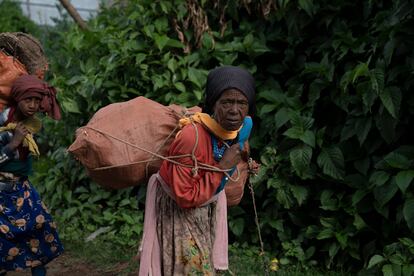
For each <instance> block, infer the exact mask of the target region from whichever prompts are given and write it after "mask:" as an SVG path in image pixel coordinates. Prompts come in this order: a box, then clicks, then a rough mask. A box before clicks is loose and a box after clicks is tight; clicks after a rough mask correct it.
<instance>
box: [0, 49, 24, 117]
mask: <svg viewBox="0 0 414 276" xmlns="http://www.w3.org/2000/svg"><path fill="white" fill-rule="evenodd" d="M24 74H27V71H26V69H25V67H24V66H23V64H21V63H20V62H19V61H18V60H17V59H15V58H13V57H11V56H8V55H6V54H4V53H3V52H2V51H0V112H1V111H3V109H4V107H5V106H6V105H7V104H8V102H9V100H10V92H11V87H12V84H13V82H14V80H15V79H17V78H18V77H19V76H21V75H24Z"/></svg>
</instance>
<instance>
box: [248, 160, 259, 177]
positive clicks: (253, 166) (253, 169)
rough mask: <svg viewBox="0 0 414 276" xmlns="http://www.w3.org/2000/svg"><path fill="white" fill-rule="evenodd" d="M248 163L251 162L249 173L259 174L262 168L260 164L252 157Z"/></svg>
mask: <svg viewBox="0 0 414 276" xmlns="http://www.w3.org/2000/svg"><path fill="white" fill-rule="evenodd" d="M248 164H249V174H253V175H257V174H258V173H259V170H260V164H259V163H257V162H256V161H255V160H253V159H251V158H249V161H248Z"/></svg>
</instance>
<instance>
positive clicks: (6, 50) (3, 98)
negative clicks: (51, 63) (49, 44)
mask: <svg viewBox="0 0 414 276" xmlns="http://www.w3.org/2000/svg"><path fill="white" fill-rule="evenodd" d="M46 71H47V60H46V57H45V55H44V53H43V49H42V46H41V44H40V42H39V41H38V40H37V39H35V38H34V37H32V36H31V35H28V34H25V33H20V32H17V33H0V111H2V110H3V109H4V107H5V106H6V105H7V104H8V103H9V98H10V90H11V85H12V83H13V82H14V80H15V79H17V78H18V77H19V76H21V75H23V74H31V75H35V76H37V77H38V78H40V79H43V78H44V75H45V72H46Z"/></svg>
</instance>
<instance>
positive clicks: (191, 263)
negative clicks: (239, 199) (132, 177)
mask: <svg viewBox="0 0 414 276" xmlns="http://www.w3.org/2000/svg"><path fill="white" fill-rule="evenodd" d="M156 210H157V234H158V240H159V243H160V252H161V255H162V256H161V259H162V261H161V264H162V265H161V271H162V274H163V275H214V274H215V270H214V265H213V261H212V251H213V243H214V238H215V237H214V236H215V223H216V202H213V203H210V204H208V205H206V206H204V207H198V208H191V209H182V208H180V207H179V206H178V205H177V203H176V202H175V201H174V200H173V199H171V197H170V196H168V195H167V194H166V193H165V191H164V190H163V188H162V187H161V185H158V187H157V197H156Z"/></svg>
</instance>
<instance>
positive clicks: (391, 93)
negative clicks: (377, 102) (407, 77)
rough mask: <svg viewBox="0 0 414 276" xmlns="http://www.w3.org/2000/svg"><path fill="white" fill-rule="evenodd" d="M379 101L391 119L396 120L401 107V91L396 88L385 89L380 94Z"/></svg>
mask: <svg viewBox="0 0 414 276" xmlns="http://www.w3.org/2000/svg"><path fill="white" fill-rule="evenodd" d="M379 96H380V99H381V101H382V104H383V105H384V106H385V108H386V109H387V111H388V112H389V113H390V114H391V116H392V117H394V118H395V119H397V115H398V113H399V111H400V105H401V98H402V96H401V91H400V89H399V88H397V87H387V88H385V89H384V90H383V91H382V92H381V93H380V95H379Z"/></svg>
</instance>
